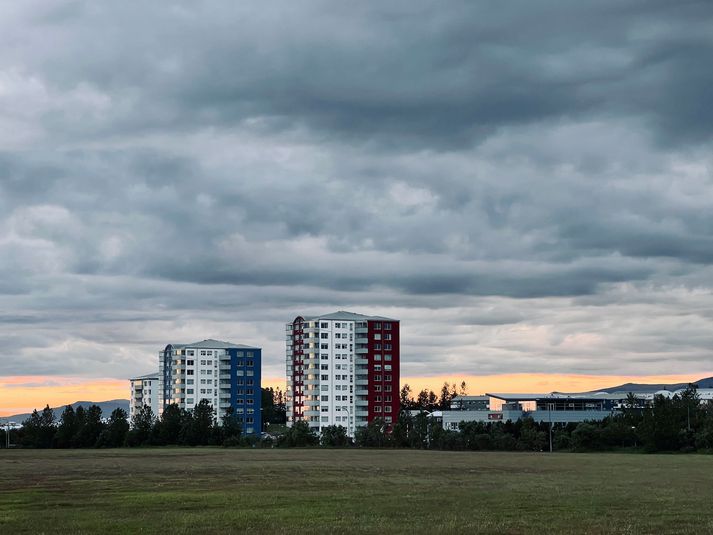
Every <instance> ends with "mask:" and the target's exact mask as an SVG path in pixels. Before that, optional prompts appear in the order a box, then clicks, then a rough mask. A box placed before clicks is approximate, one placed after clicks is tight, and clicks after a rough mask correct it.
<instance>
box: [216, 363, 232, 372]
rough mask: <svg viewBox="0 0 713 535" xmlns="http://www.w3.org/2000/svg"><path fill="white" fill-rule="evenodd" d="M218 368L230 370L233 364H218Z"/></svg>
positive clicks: (224, 370)
mask: <svg viewBox="0 0 713 535" xmlns="http://www.w3.org/2000/svg"><path fill="white" fill-rule="evenodd" d="M218 369H219V370H220V371H222V372H229V371H230V370H231V369H232V366H231V365H230V364H221V365H220V366H218Z"/></svg>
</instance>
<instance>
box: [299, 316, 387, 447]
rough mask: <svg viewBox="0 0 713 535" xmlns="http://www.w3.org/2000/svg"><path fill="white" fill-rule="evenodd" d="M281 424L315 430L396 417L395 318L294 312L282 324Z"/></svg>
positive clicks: (349, 429) (351, 428)
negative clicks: (284, 413) (306, 425)
mask: <svg viewBox="0 0 713 535" xmlns="http://www.w3.org/2000/svg"><path fill="white" fill-rule="evenodd" d="M286 335H287V336H286V338H287V352H286V368H287V399H286V403H287V425H290V426H291V425H292V424H294V422H297V421H299V420H304V421H306V422H308V423H309V426H310V427H311V428H312V429H313V430H314V431H316V432H320V431H321V430H322V429H323V428H324V427H327V426H330V425H341V426H343V427H345V428H346V429H347V432H348V434H349V435H350V436H354V430H355V428H356V427H359V426H364V425H366V424H367V423H369V422H371V421H372V420H374V419H376V418H381V419H383V420H384V421H385V422H386V424H387V425H392V424H393V423H395V422H396V421H397V419H398V416H399V384H400V383H399V381H400V377H399V363H400V345H399V320H395V319H391V318H385V317H380V316H365V315H363V314H355V313H353V312H344V311H340V312H334V313H333V314H325V315H323V316H310V317H307V316H304V317H303V316H298V317H296V318H295V319H294V320H293V321H292V322H290V323H288V324H287V326H286Z"/></svg>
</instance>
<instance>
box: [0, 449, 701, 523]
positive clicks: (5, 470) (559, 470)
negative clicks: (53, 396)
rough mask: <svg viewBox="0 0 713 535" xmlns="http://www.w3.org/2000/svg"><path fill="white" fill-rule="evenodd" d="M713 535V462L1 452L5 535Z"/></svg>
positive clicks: (347, 453) (686, 458)
mask: <svg viewBox="0 0 713 535" xmlns="http://www.w3.org/2000/svg"><path fill="white" fill-rule="evenodd" d="M247 530H250V531H255V532H270V533H295V532H304V533H329V532H350V533H354V532H356V533H395V532H398V533H413V532H417V533H420V532H449V533H465V532H477V533H713V457H711V456H703V455H668V456H666V455H625V454H624V455H619V454H582V455H578V454H555V455H548V454H528V453H466V452H428V451H426V452H422V451H399V450H397V451H391V450H383V451H382V450H372V451H369V450H277V449H275V450H228V449H219V448H205V449H134V450H126V449H122V450H85V451H80V450H74V451H58V450H49V451H32V450H24V451H23V450H17V451H7V450H0V533H3V534H4V533H7V534H15V533H42V532H45V533H90V532H92V533H94V532H101V533H136V532H139V531H143V532H160V533H172V534H178V533H192V534H195V533H227V532H238V531H247Z"/></svg>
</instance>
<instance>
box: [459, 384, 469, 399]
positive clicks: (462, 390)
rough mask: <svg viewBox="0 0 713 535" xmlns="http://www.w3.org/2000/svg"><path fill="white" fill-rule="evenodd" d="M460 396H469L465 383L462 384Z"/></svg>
mask: <svg viewBox="0 0 713 535" xmlns="http://www.w3.org/2000/svg"><path fill="white" fill-rule="evenodd" d="M459 395H460V396H461V397H462V396H467V395H468V386H467V385H466V384H465V381H462V382H461V384H460V393H459Z"/></svg>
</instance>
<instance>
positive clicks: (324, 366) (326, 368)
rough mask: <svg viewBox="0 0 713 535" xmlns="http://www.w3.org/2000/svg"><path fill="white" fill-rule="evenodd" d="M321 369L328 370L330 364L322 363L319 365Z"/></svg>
mask: <svg viewBox="0 0 713 535" xmlns="http://www.w3.org/2000/svg"><path fill="white" fill-rule="evenodd" d="M319 368H320V369H321V370H328V369H329V364H322V365H320V367H319Z"/></svg>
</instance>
